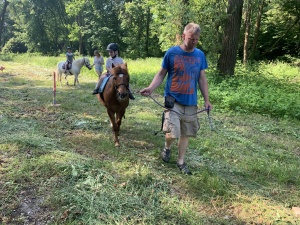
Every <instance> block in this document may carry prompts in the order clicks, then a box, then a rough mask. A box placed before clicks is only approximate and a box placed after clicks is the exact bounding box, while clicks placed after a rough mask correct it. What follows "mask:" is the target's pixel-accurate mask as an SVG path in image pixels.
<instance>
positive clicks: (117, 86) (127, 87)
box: [113, 73, 129, 95]
mask: <svg viewBox="0 0 300 225" xmlns="http://www.w3.org/2000/svg"><path fill="white" fill-rule="evenodd" d="M120 75H124V74H123V73H118V74H117V76H120ZM113 79H114V87H115V91H116V93H117V95H118V94H120V92H119V91H118V88H119V87H120V86H125V88H126V94H128V92H129V84H125V83H121V84H118V85H117V84H115V81H116V78H113Z"/></svg>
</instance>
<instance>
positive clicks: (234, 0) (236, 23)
mask: <svg viewBox="0 0 300 225" xmlns="http://www.w3.org/2000/svg"><path fill="white" fill-rule="evenodd" d="M243 3H244V1H243V0H228V8H227V14H228V18H227V20H226V23H225V29H224V34H223V40H222V50H221V55H220V58H219V61H218V70H219V73H220V75H234V68H235V63H236V55H237V49H238V43H239V34H240V29H241V22H242V12H243Z"/></svg>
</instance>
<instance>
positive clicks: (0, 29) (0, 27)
mask: <svg viewBox="0 0 300 225" xmlns="http://www.w3.org/2000/svg"><path fill="white" fill-rule="evenodd" d="M8 4H9V2H8V1H7V0H4V4H3V9H2V13H1V17H0V50H1V49H2V46H3V43H2V33H3V30H4V19H5V13H6V9H7V6H8Z"/></svg>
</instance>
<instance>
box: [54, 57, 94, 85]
mask: <svg viewBox="0 0 300 225" xmlns="http://www.w3.org/2000/svg"><path fill="white" fill-rule="evenodd" d="M65 63H66V62H59V63H57V79H58V80H59V82H60V85H62V84H61V76H62V74H63V73H64V74H65V80H66V81H67V85H69V83H68V80H67V76H68V75H74V86H75V85H76V82H77V84H78V86H79V81H78V76H79V74H80V70H81V68H82V67H83V65H85V66H86V67H87V68H88V69H89V70H91V69H92V66H91V64H90V60H89V59H88V58H87V57H84V58H82V59H77V60H74V61H73V63H72V67H71V69H70V70H67V72H66V70H65V69H63V65H64V64H65Z"/></svg>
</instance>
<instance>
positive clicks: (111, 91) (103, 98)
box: [97, 64, 129, 147]
mask: <svg viewBox="0 0 300 225" xmlns="http://www.w3.org/2000/svg"><path fill="white" fill-rule="evenodd" d="M111 73H112V76H111V77H110V78H109V79H108V81H107V83H106V86H105V88H104V90H103V92H102V93H101V94H97V98H98V100H99V101H100V103H101V104H102V105H104V106H105V107H106V110H107V113H108V115H109V118H110V122H111V125H112V130H113V133H114V138H115V140H114V141H115V146H116V147H118V146H120V143H119V138H118V136H119V132H120V126H121V122H122V118H123V117H124V118H125V111H126V108H127V106H128V105H129V74H128V70H127V64H120V65H118V66H116V67H114V68H113V69H112V71H111Z"/></svg>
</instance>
